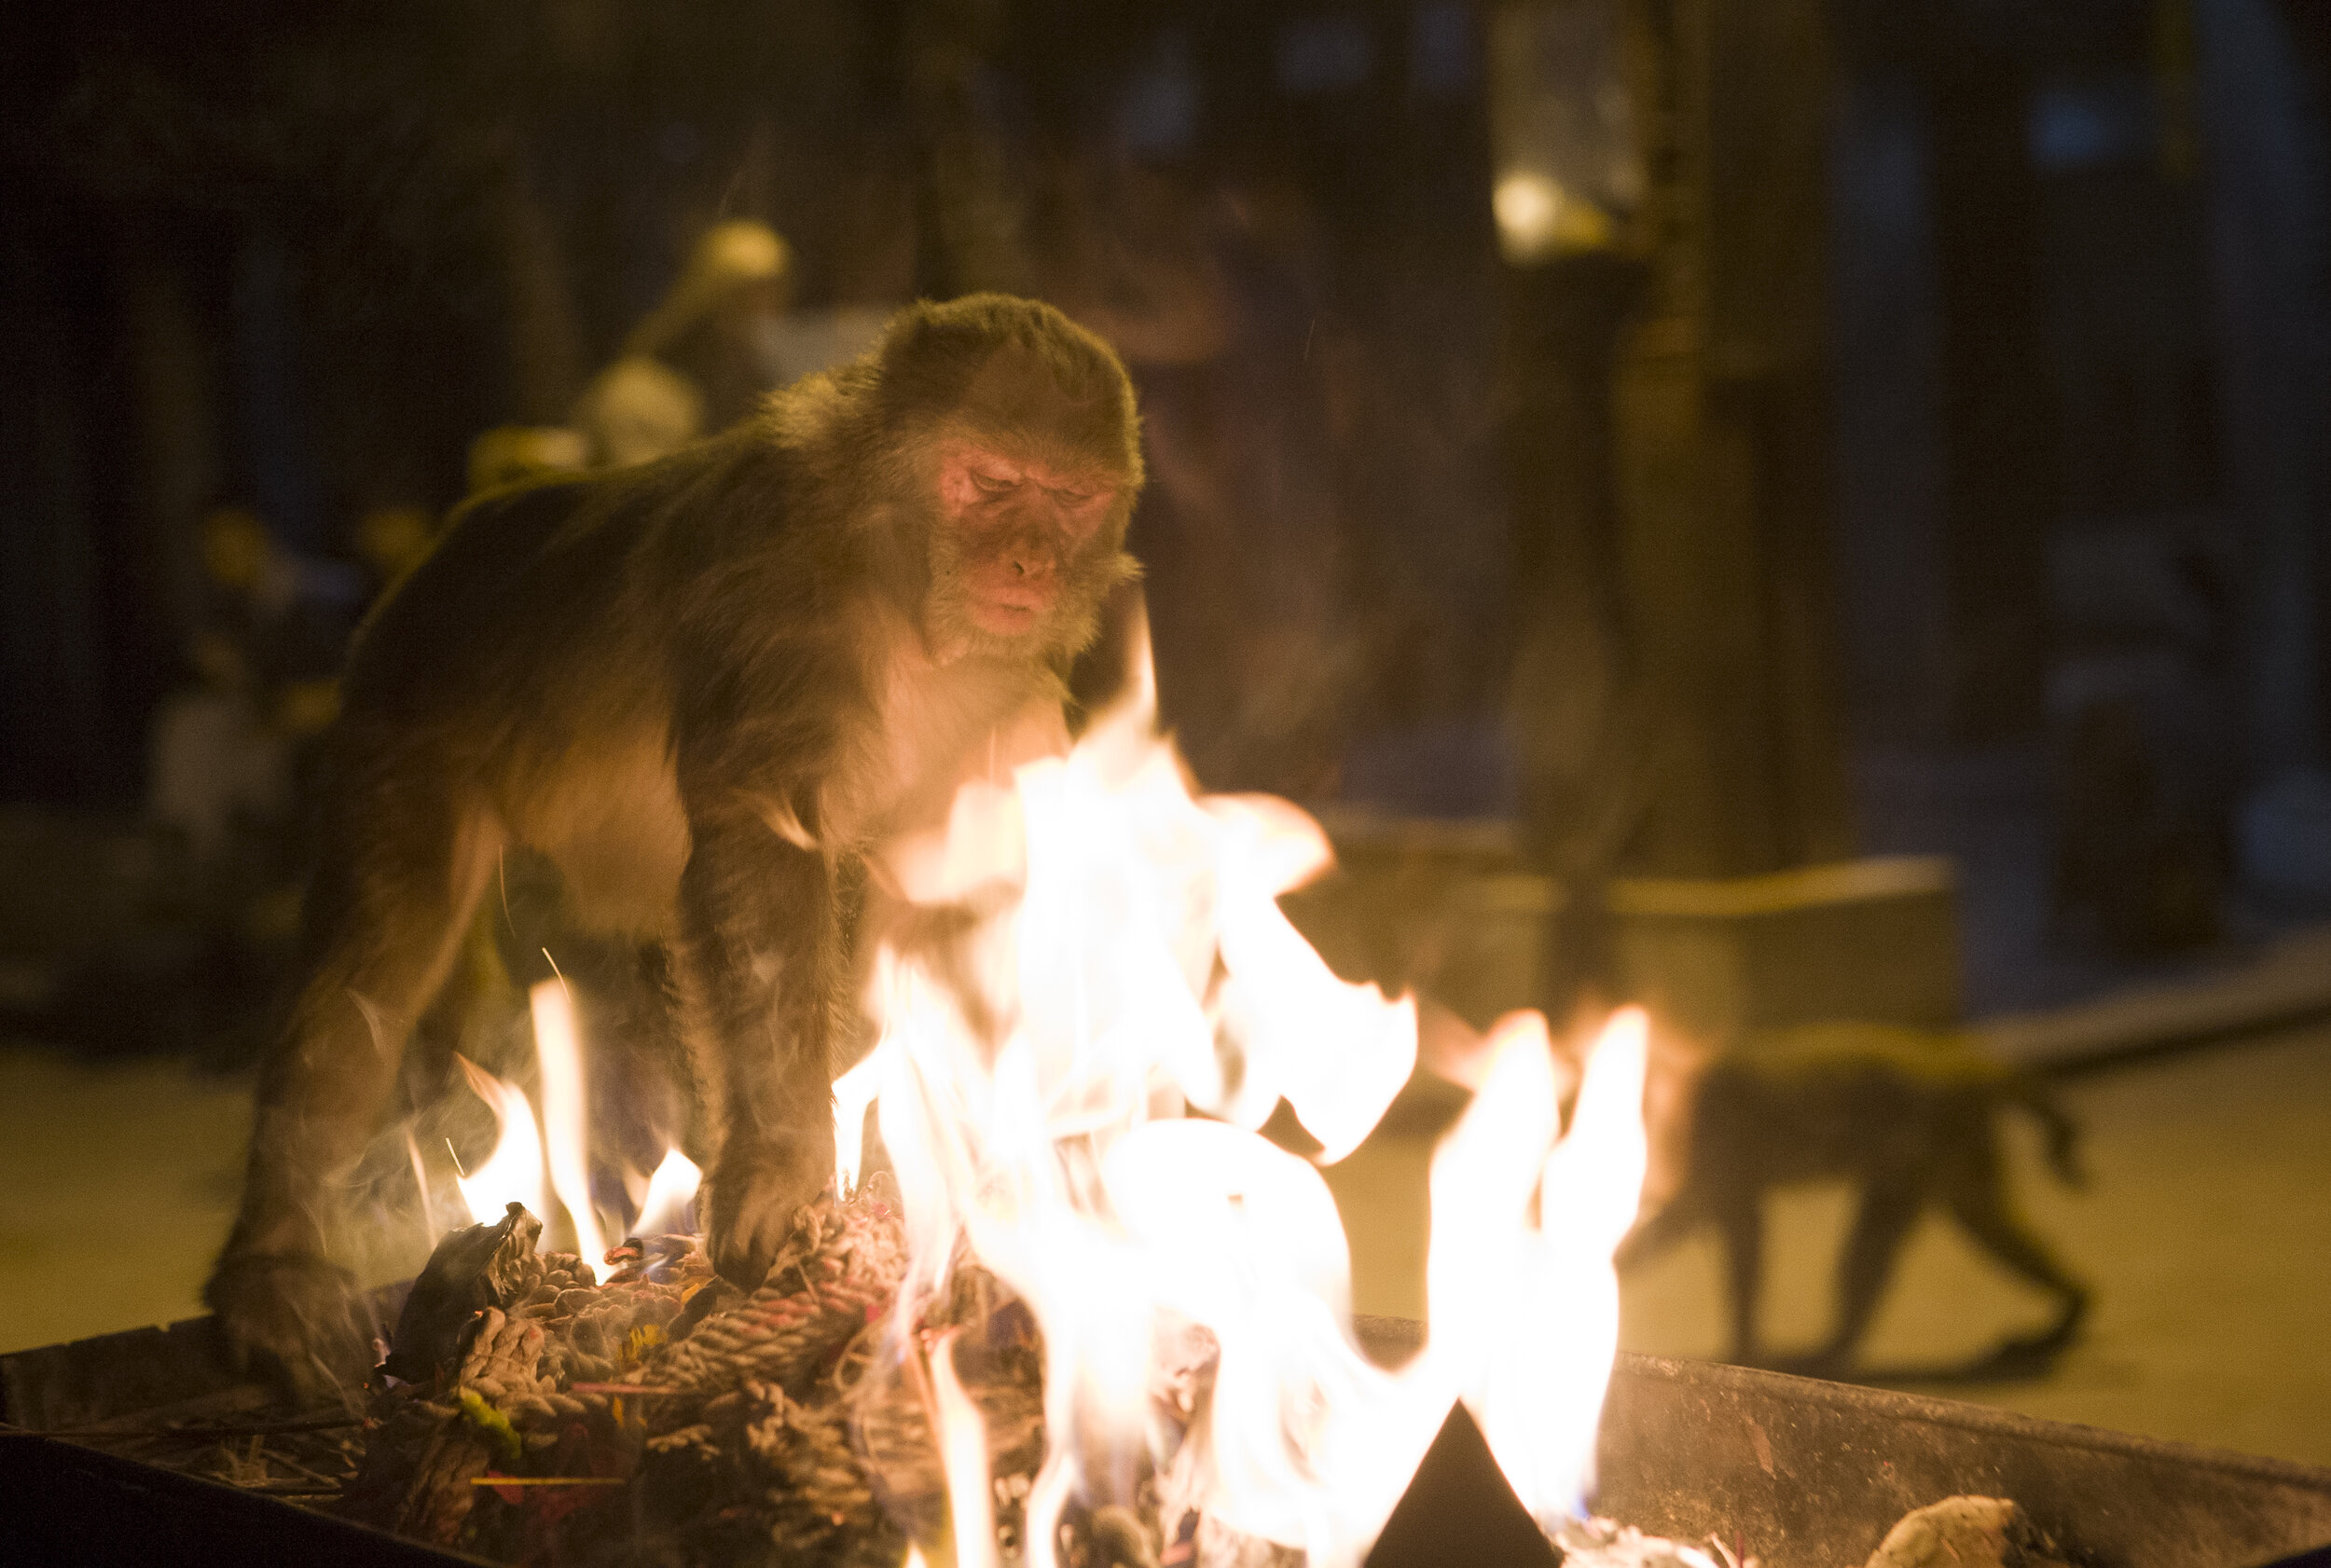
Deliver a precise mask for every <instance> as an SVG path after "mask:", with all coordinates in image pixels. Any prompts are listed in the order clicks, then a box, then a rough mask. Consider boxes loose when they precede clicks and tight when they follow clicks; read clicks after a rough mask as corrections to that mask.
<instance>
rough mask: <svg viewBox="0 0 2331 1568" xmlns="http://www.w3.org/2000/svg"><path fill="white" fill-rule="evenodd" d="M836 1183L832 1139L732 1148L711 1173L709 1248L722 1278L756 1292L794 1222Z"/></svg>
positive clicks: (812, 1137)
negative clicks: (806, 1205) (799, 1211)
mask: <svg viewBox="0 0 2331 1568" xmlns="http://www.w3.org/2000/svg"><path fill="white" fill-rule="evenodd" d="M833 1179H834V1135H833V1132H832V1130H831V1129H830V1128H829V1129H827V1130H826V1132H825V1135H824V1136H823V1137H822V1138H819V1137H817V1136H815V1135H797V1136H794V1137H791V1138H787V1139H785V1140H784V1141H782V1142H776V1143H765V1144H761V1145H758V1146H756V1147H754V1148H733V1147H732V1148H729V1149H728V1150H727V1151H725V1152H724V1153H723V1154H722V1156H721V1159H720V1162H719V1163H718V1164H716V1165H715V1166H714V1167H713V1169H712V1176H711V1179H710V1183H709V1189H710V1206H709V1210H708V1213H709V1216H710V1230H711V1234H710V1239H709V1246H710V1252H711V1255H712V1267H713V1268H714V1269H716V1270H718V1271H719V1272H720V1274H721V1277H722V1278H724V1279H726V1280H728V1281H729V1282H731V1283H732V1284H735V1285H738V1286H743V1287H744V1288H745V1289H747V1290H758V1289H759V1288H761V1282H762V1281H763V1280H764V1279H766V1278H767V1277H768V1272H769V1265H770V1264H771V1263H773V1262H775V1261H776V1259H777V1255H778V1252H779V1250H780V1249H781V1248H782V1247H783V1246H784V1245H785V1242H786V1239H787V1238H788V1237H790V1236H791V1235H792V1234H793V1216H794V1214H795V1213H796V1212H797V1211H798V1210H799V1209H800V1208H801V1206H802V1205H803V1204H807V1203H808V1202H810V1201H811V1200H812V1199H814V1198H816V1197H817V1195H818V1194H819V1193H821V1192H822V1191H824V1190H825V1189H826V1186H827V1184H828V1183H830V1182H832V1181H833Z"/></svg>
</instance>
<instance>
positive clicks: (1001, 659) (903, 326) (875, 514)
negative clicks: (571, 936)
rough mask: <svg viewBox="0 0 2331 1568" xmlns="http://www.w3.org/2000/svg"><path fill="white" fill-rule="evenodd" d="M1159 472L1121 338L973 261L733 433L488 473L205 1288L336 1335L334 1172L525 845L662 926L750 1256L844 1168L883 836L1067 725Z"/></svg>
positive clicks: (315, 1337)
mask: <svg viewBox="0 0 2331 1568" xmlns="http://www.w3.org/2000/svg"><path fill="white" fill-rule="evenodd" d="M1141 480H1142V469H1141V457H1140V447H1139V437H1138V426H1137V416H1136V413H1135V409H1134V396H1133V389H1132V385H1131V383H1130V382H1129V381H1128V380H1127V379H1126V377H1125V373H1124V368H1123V366H1122V365H1121V364H1119V363H1118V360H1117V358H1116V356H1115V354H1114V353H1112V352H1111V351H1110V349H1109V348H1108V347H1107V346H1106V345H1104V344H1103V343H1102V342H1101V341H1100V340H1099V339H1098V338H1097V337H1094V336H1093V335H1092V334H1090V333H1088V332H1086V331H1084V330H1083V328H1081V327H1078V326H1076V325H1074V324H1073V323H1070V322H1069V320H1068V319H1067V318H1066V317H1065V316H1063V315H1061V314H1060V313H1059V312H1058V311H1057V310H1055V309H1052V308H1051V307H1049V306H1045V305H1041V304H1036V303H1032V302H1030V301H1027V300H1019V299H1011V298H1006V297H1003V296H995V295H985V296H972V297H970V298H965V299H959V300H956V301H953V302H951V303H947V304H940V305H931V304H923V305H917V306H915V307H913V308H911V309H907V310H905V311H903V312H902V313H901V314H900V315H899V316H898V317H896V318H895V319H894V320H893V321H892V322H891V323H890V326H889V328H888V329H887V331H886V332H885V334H884V336H883V337H882V339H881V341H880V343H879V344H878V345H877V346H876V348H875V349H873V350H872V351H869V352H868V353H867V354H866V355H865V356H864V357H863V358H862V359H860V360H858V361H856V362H854V363H852V364H848V365H846V366H843V367H841V368H839V369H836V370H834V371H832V372H830V373H827V374H822V375H819V376H813V377H811V378H807V379H806V380H804V381H802V382H800V383H798V384H796V385H794V386H793V387H791V388H789V389H787V390H785V391H783V392H778V393H776V394H774V395H773V396H771V397H770V399H769V400H768V401H767V403H766V406H765V407H764V408H763V410H762V412H761V413H760V414H759V416H758V417H757V418H755V419H753V420H748V421H747V422H746V423H745V424H743V425H740V426H738V427H737V428H736V429H734V430H732V431H731V432H729V433H725V434H723V435H721V436H718V437H716V438H714V439H712V440H710V441H707V442H704V443H701V444H698V445H697V446H694V447H687V448H685V449H683V450H682V451H680V452H677V453H674V454H673V455H671V456H669V457H668V458H664V459H662V460H659V461H655V462H653V463H649V464H645V465H643V466H641V467H637V468H631V469H625V470H620V471H617V472H614V473H612V474H607V475H599V476H592V477H583V478H561V479H554V480H550V481H546V482H541V483H536V484H532V485H530V486H526V487H522V488H517V489H512V490H505V491H501V492H497V493H493V494H490V495H488V496H485V497H483V498H481V499H480V500H478V501H477V502H474V503H472V504H471V505H470V506H469V507H468V508H467V509H466V510H465V511H464V512H463V513H462V515H461V516H459V517H458V518H457V519H456V521H455V524H454V526H453V528H452V530H450V532H449V533H448V537H447V538H446V539H445V540H444V542H443V543H441V544H440V545H439V546H438V548H437V549H436V551H435V552H434V554H433V555H432V556H431V557H429V558H428V559H427V560H426V561H425V562H424V563H423V564H422V565H421V567H420V568H419V569H418V570H417V571H414V572H413V574H412V575H411V576H410V577H408V578H407V579H406V581H405V582H404V583H403V584H402V585H399V587H398V588H397V589H396V591H395V592H394V593H393V594H392V595H391V596H389V598H387V599H386V600H385V601H384V602H383V604H382V605H381V607H380V609H379V611H378V612H376V613H375V614H374V615H373V617H372V619H371V620H370V621H369V622H368V623H367V624H366V626H365V627H364V628H363V631H362V632H361V634H360V636H359V638H358V640H357V645H356V648H355V651H354V653H353V655H352V659H351V662H350V665H349V669H348V674H347V680H346V683H345V706H344V708H343V710H342V712H341V714H340V717H339V719H338V722H337V724H336V725H335V727H334V729H333V732H332V734H331V736H330V741H329V746H330V750H329V762H328V766H329V773H328V776H327V779H326V785H325V789H326V792H325V794H324V799H323V801H322V803H321V805H322V812H323V820H322V837H321V852H320V860H319V863H318V865H317V867H316V871H315V879H314V882H313V884H312V886H311V887H310V892H309V895H308V901H307V905H306V909H305V912H304V915H303V923H304V924H303V942H302V965H303V968H302V974H303V976H304V981H303V983H302V985H301V987H300V989H299V991H298V993H297V999H296V1001H295V1003H294V1006H293V1010H292V1012H291V1015H290V1018H289V1021H288V1023H287V1025H286V1026H285V1028H284V1031H283V1035H282V1037H281V1038H280V1041H279V1043H278V1044H277V1046H276V1048H275V1049H274V1052H273V1053H272V1055H271V1057H270V1059H269V1062H268V1064H267V1066H266V1068H265V1071H264V1073H263V1076H262V1079H261V1082H260V1086H259V1092H258V1107H257V1119H256V1122H255V1129H254V1133H253V1137H252V1148H251V1158H250V1166H249V1171H248V1175H247V1177H246V1180H245V1185H244V1190H243V1197H242V1206H241V1213H240V1215H239V1217H238V1218H237V1220H236V1223H235V1227H234V1231H233V1233H232V1235H231V1236H230V1237H229V1238H228V1243H227V1245H226V1248H225V1250H224V1252H223V1253H222V1254H221V1256H220V1258H219V1260H218V1263H217V1266H216V1269H215V1271H214V1273H213V1275H212V1277H211V1281H210V1284H209V1286H208V1288H207V1290H206V1292H205V1295H206V1299H207V1300H208V1301H209V1302H210V1304H211V1306H212V1307H213V1308H214V1310H215V1311H216V1313H217V1314H218V1317H219V1320H220V1324H221V1327H222V1328H223V1329H224V1332H225V1335H226V1340H227V1342H228V1346H229V1347H230V1349H231V1350H232V1351H233V1353H234V1354H236V1355H238V1356H239V1357H240V1358H242V1359H245V1360H252V1359H255V1360H256V1361H258V1362H259V1363H260V1364H261V1365H262V1366H263V1367H266V1368H269V1369H272V1370H274V1371H276V1372H277V1373H279V1374H280V1375H287V1376H289V1377H291V1378H292V1379H293V1380H295V1381H308V1380H311V1379H312V1378H313V1377H314V1376H315V1375H316V1374H317V1373H318V1372H320V1371H327V1372H328V1371H330V1370H332V1369H333V1363H334V1362H335V1360H336V1358H337V1359H338V1362H339V1364H343V1365H344V1364H345V1359H346V1354H347V1352H348V1351H349V1350H350V1349H352V1338H351V1330H350V1324H349V1313H348V1300H349V1297H348V1293H349V1289H350V1286H351V1283H352V1282H351V1280H350V1278H349V1276H348V1275H347V1273H346V1272H344V1271H343V1270H341V1269H339V1268H338V1267H337V1266H336V1265H334V1264H332V1263H331V1262H329V1261H328V1260H327V1259H326V1257H325V1236H326V1231H327V1227H328V1224H329V1223H330V1217H329V1216H328V1215H327V1214H326V1213H325V1212H324V1204H325V1202H326V1194H327V1193H328V1191H329V1190H331V1188H332V1187H333V1186H334V1184H335V1182H336V1181H338V1180H339V1179H341V1178H342V1177H343V1176H344V1175H345V1173H346V1172H347V1171H348V1170H349V1168H350V1167H351V1166H352V1164H353V1162H355V1160H356V1159H357V1157H358V1155H359V1154H360V1152H361V1149H362V1147H363V1145H364V1144H365V1142H366V1140H367V1138H368V1137H369V1136H370V1135H371V1134H372V1133H373V1132H374V1131H375V1130H376V1126H377V1124H378V1122H379V1120H380V1119H381V1117H382V1115H383V1111H384V1104H385V1101H386V1097H387V1095H388V1093H389V1091H390V1089H391V1087H392V1084H393V1080H394V1078H395V1075H396V1073H397V1070H398V1065H399V1059H400V1057H401V1054H402V1052H403V1051H404V1048H405V1045H406V1042H407V1039H408V1038H409V1037H410V1035H411V1032H412V1029H413V1026H414V1025H415V1023H416V1022H417V1020H418V1019H419V1018H420V1016H421V1013H422V1012H423V1011H424V1010H426V1009H427V1008H428V1007H429V1005H430V1003H431V1000H432V998H433V997H434V995H435V994H436V992H437V991H438V989H439V988H440V986H441V985H442V983H444V981H445V980H446V978H447V974H448V970H449V969H450V968H451V965H452V960H453V958H454V955H455V953H456V950H457V948H458V947H459V946H460V945H461V942H462V934H463V931H464V928H465V927H466V926H467V924H468V922H469V920H470V917H471V915H472V913H473V911H474V910H475V909H476V907H477V904H478V901H479V900H480V898H481V896H483V895H484V894H485V893H486V892H487V889H488V887H490V884H491V883H492V882H493V881H494V878H495V875H496V870H497V867H498V865H499V864H500V863H501V862H502V860H503V856H504V854H505V852H506V851H515V850H519V849H526V850H531V851H533V852H535V853H538V854H540V855H541V856H544V857H545V858H547V860H550V861H551V862H553V863H555V865H556V866H557V867H558V870H559V873H560V875H561V876H562V877H563V880H564V883H565V888H566V895H567V898H568V900H569V901H570V903H571V905H572V916H573V917H575V918H577V919H580V920H582V921H586V922H587V923H588V924H589V925H590V926H591V927H592V928H596V929H599V930H602V931H606V932H609V933H614V934H628V935H633V936H636V937H638V938H641V939H642V940H644V941H646V942H650V943H654V944H659V945H660V946H661V948H662V950H663V951H664V952H665V953H666V954H667V955H668V956H669V971H670V974H671V977H672V979H671V985H670V987H669V993H670V994H669V1022H670V1026H671V1027H672V1028H673V1029H675V1030H676V1031H677V1033H678V1035H679V1038H680V1041H681V1043H682V1045H683V1046H684V1048H685V1051H684V1056H685V1060H686V1061H687V1062H688V1064H689V1068H690V1071H691V1073H692V1074H693V1077H694V1079H695V1083H694V1086H693V1087H694V1093H695V1094H696V1097H697V1116H696V1120H697V1127H696V1129H695V1132H694V1134H693V1143H692V1151H693V1152H696V1153H697V1154H698V1156H699V1160H700V1162H701V1163H703V1164H704V1165H705V1167H706V1169H707V1171H708V1172H709V1176H708V1180H707V1188H706V1204H707V1211H708V1214H709V1221H710V1243H709V1245H710V1252H711V1257H712V1260H713V1262H714V1264H715V1265H716V1267H718V1269H719V1270H720V1271H721V1272H722V1273H723V1274H724V1275H726V1276H727V1277H729V1278H730V1279H732V1280H734V1281H736V1282H737V1283H738V1284H739V1285H742V1286H747V1287H752V1286H757V1285H759V1283H760V1282H761V1279H762V1277H763V1276H764V1275H765V1274H766V1272H767V1270H768V1267H769V1263H770V1260H771V1259H772V1257H773V1256H774V1255H775V1254H776V1252H777V1250H778V1249H779V1246H780V1245H781V1244H782V1243H783V1242H784V1240H785V1238H786V1234H787V1231H789V1229H790V1227H791V1224H792V1217H793V1212H794V1210H795V1208H796V1206H797V1205H799V1204H802V1203H804V1202H806V1201H807V1200H808V1199H810V1198H812V1197H814V1196H815V1195H816V1193H817V1192H818V1191H819V1190H821V1188H822V1187H823V1186H824V1185H825V1183H826V1182H827V1180H828V1179H829V1178H830V1176H831V1175H832V1173H833V1169H834V1128H833V1121H832V1115H833V1112H832V1094H831V1079H832V1075H833V1073H834V1070H835V1068H836V1067H837V1066H843V1065H847V1064H846V1063H838V1064H837V1063H836V1061H835V1060H834V1052H835V1050H836V1048H837V1046H839V1045H841V1044H842V1043H843V1041H842V1040H841V1038H840V1037H841V1036H842V1035H844V1034H846V1033H847V1030H846V1029H844V1028H843V1027H841V1025H840V1024H839V1022H838V1021H839V1020H842V1019H845V1018H847V1017H848V1015H849V1009H850V1007H851V1004H852V1002H853V1000H854V998H853V997H850V996H849V995H848V992H849V964H850V951H849V950H850V948H851V946H852V942H851V926H852V912H853V910H854V909H855V908H856V907H857V905H858V904H859V903H860V902H861V901H862V897H863V896H865V893H866V890H867V889H868V888H870V887H871V888H873V889H874V890H875V891H876V892H878V891H879V886H880V881H881V877H882V870H881V862H880V852H881V850H882V848H883V846H885V845H886V844H890V843H894V842H896V841H898V840H899V839H900V838H902V837H903V835H906V834H909V833H912V832H920V831H925V830H927V829H929V828H930V827H931V826H932V825H933V824H935V823H937V822H939V821H942V820H944V818H945V813H946V810H947V807H948V805H949V803H950V802H951V800H952V799H953V797H954V794H955V791H956V789H957V787H958V785H959V782H960V781H962V780H963V779H965V778H967V777H978V776H981V774H982V773H983V771H985V772H986V773H987V774H989V775H994V776H1000V775H1002V774H1005V773H1007V772H1008V770H1009V769H1010V768H1011V767H1012V766H1013V765H1014V764H1016V763H1020V762H1024V761H1027V760H1028V759H1030V758H1031V757H1033V756H1036V755H1041V754H1043V753H1044V752H1046V751H1047V750H1056V749H1058V748H1060V747H1064V746H1065V745H1066V742H1067V729H1066V724H1065V722H1064V718H1063V698H1064V694H1065V691H1066V687H1065V684H1064V681H1065V678H1066V675H1067V672H1068V670H1069V665H1070V662H1071V661H1072V660H1073V659H1074V657H1075V656H1076V654H1077V653H1079V652H1080V651H1081V650H1083V648H1085V647H1086V645H1087V644H1088V643H1090V642H1091V641H1092V640H1094V638H1095V636H1096V633H1097V627H1098V623H1099V618H1100V612H1101V608H1102V605H1103V602H1104V600H1105V599H1107V598H1109V597H1110V594H1111V591H1112V590H1113V589H1115V588H1117V587H1118V585H1121V584H1125V583H1128V582H1129V581H1130V580H1131V579H1132V577H1133V576H1134V575H1135V571H1136V568H1135V566H1134V563H1133V561H1132V559H1131V557H1128V556H1127V555H1126V554H1125V553H1124V535H1125V526H1126V521H1127V519H1128V517H1129V516H1130V514H1131V512H1132V508H1133V503H1134V500H1135V497H1136V495H1137V493H1138V490H1139V488H1140V486H1141Z"/></svg>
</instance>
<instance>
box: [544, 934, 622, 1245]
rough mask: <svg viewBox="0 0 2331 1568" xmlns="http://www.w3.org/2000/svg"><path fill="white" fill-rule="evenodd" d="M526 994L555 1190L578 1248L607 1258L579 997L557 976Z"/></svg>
mask: <svg viewBox="0 0 2331 1568" xmlns="http://www.w3.org/2000/svg"><path fill="white" fill-rule="evenodd" d="M526 999H527V1004H528V1006H529V1008H530V1009H531V1011H532V1013H533V1017H534V1056H535V1060H536V1061H537V1062H539V1063H540V1064H541V1066H542V1075H543V1077H542V1082H543V1132H544V1134H545V1141H546V1142H547V1143H548V1145H549V1154H550V1186H551V1190H552V1191H553V1192H555V1193H557V1194H558V1197H559V1206H560V1207H562V1208H564V1209H565V1210H566V1211H567V1219H568V1221H569V1223H571V1224H572V1225H573V1227H574V1242H575V1250H576V1251H577V1252H578V1253H580V1254H581V1255H582V1256H583V1257H585V1258H586V1259H599V1258H603V1257H605V1256H606V1255H607V1240H606V1237H605V1236H604V1235H603V1234H602V1233H601V1231H600V1228H599V1216H598V1214H597V1213H596V1212H595V1211H594V1209H593V1208H592V1205H591V1176H590V1163H589V1159H588V1156H587V1154H586V1150H585V1147H584V1145H585V1141H586V1124H587V1121H588V1117H587V1115H586V1107H587V1105H588V1104H589V1101H588V1099H587V1097H586V1095H585V1093H584V1090H583V1050H582V1045H581V1042H580V1040H579V1039H578V1038H577V1034H576V1029H575V1022H574V997H573V995H572V993H571V992H569V991H568V989H567V983H566V982H565V981H564V980H563V979H557V980H545V981H543V982H541V983H538V984H537V985H535V986H534V988H533V989H532V990H531V991H530V992H528V993H527V998H526ZM545 1218H547V1216H545Z"/></svg>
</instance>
